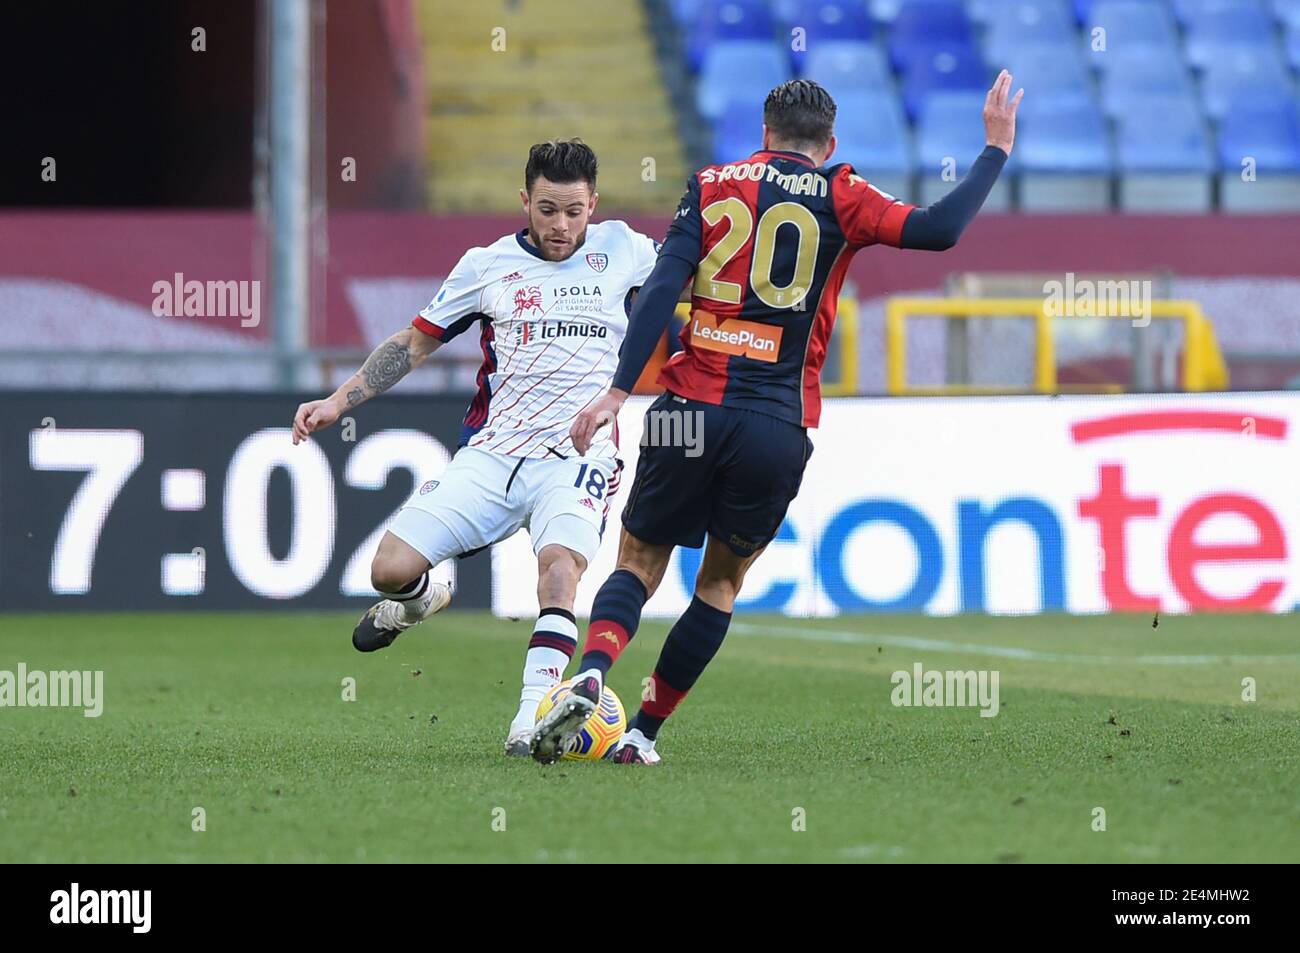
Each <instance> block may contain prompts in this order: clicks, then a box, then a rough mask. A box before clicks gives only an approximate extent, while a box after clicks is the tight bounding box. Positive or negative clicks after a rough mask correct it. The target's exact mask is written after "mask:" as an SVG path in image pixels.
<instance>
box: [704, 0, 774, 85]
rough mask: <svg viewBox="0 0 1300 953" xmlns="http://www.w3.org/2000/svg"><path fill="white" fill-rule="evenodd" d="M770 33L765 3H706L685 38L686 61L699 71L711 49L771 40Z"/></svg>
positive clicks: (759, 0) (770, 21)
mask: <svg viewBox="0 0 1300 953" xmlns="http://www.w3.org/2000/svg"><path fill="white" fill-rule="evenodd" d="M774 31H775V24H774V20H773V18H772V12H771V10H770V9H769V7H768V4H767V3H766V0H723V2H720V3H708V4H705V5H704V6H703V7H702V8H701V9H700V12H699V14H698V15H697V16H696V18H695V22H694V23H693V24H692V26H691V29H690V31H689V32H688V34H687V36H688V42H687V45H686V55H687V59H688V61H689V63H690V65H691V68H692V69H699V68H700V67H701V66H702V65H703V63H704V56H705V52H706V51H707V50H708V49H710V48H711V47H713V46H714V45H716V44H722V43H727V42H729V41H736V40H771V39H772V36H773V33H774Z"/></svg>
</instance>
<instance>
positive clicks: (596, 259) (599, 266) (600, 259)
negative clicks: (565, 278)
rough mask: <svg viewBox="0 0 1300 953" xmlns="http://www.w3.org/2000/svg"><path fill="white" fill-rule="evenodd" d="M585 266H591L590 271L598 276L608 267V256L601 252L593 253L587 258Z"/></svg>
mask: <svg viewBox="0 0 1300 953" xmlns="http://www.w3.org/2000/svg"><path fill="white" fill-rule="evenodd" d="M587 264H589V265H591V270H592V271H594V272H596V274H600V273H601V272H602V271H604V270H605V268H606V266H607V265H609V256H608V255H606V254H605V253H604V252H603V251H594V252H592V253H591V254H589V255H588V256H587Z"/></svg>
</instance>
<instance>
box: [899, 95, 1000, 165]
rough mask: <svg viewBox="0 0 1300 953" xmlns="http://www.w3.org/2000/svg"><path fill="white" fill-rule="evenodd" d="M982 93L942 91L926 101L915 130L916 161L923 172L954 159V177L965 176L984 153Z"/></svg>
mask: <svg viewBox="0 0 1300 953" xmlns="http://www.w3.org/2000/svg"><path fill="white" fill-rule="evenodd" d="M983 112H984V93H979V92H972V91H959V90H945V91H943V92H935V93H933V94H931V95H930V96H929V97H928V98H927V99H926V101H925V104H924V106H923V107H922V109H921V114H920V116H919V118H918V121H917V125H916V129H917V135H916V146H917V159H918V161H919V163H920V166H921V169H922V170H923V172H925V173H932V172H934V171H935V170H938V169H941V168H942V166H943V163H944V162H945V160H947V159H950V158H951V159H955V160H957V175H958V176H962V175H965V174H966V172H967V170H968V169H970V164H971V163H972V162H973V161H975V157H976V156H978V155H979V154H980V153H981V152H983V151H984V144H985V141H986V137H985V134H984V120H983Z"/></svg>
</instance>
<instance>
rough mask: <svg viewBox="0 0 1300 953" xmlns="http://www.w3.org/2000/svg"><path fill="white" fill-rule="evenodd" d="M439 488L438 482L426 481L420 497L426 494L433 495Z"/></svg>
mask: <svg viewBox="0 0 1300 953" xmlns="http://www.w3.org/2000/svg"><path fill="white" fill-rule="evenodd" d="M437 488H438V481H437V480H425V481H424V485H423V486H421V487H420V495H421V496H424V494H426V493H432V492H433V491H434V490H436V489H437Z"/></svg>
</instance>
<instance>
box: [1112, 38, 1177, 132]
mask: <svg viewBox="0 0 1300 953" xmlns="http://www.w3.org/2000/svg"><path fill="white" fill-rule="evenodd" d="M1101 61H1102V62H1104V64H1105V69H1104V70H1103V71H1102V74H1101V102H1102V109H1103V110H1104V111H1105V113H1106V115H1108V116H1111V117H1115V116H1117V115H1119V114H1120V113H1121V112H1123V111H1124V106H1125V103H1126V102H1127V101H1128V100H1130V99H1139V100H1140V99H1149V98H1150V97H1152V96H1153V95H1160V96H1165V97H1183V98H1191V97H1193V96H1194V95H1195V90H1194V88H1193V85H1192V78H1191V74H1190V73H1189V72H1188V70H1187V66H1186V65H1185V64H1184V63H1183V60H1182V57H1178V56H1167V55H1163V54H1162V53H1161V52H1160V51H1158V50H1150V51H1146V50H1133V49H1125V50H1123V51H1118V50H1117V51H1116V52H1114V53H1108V54H1106V56H1104V57H1101Z"/></svg>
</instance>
